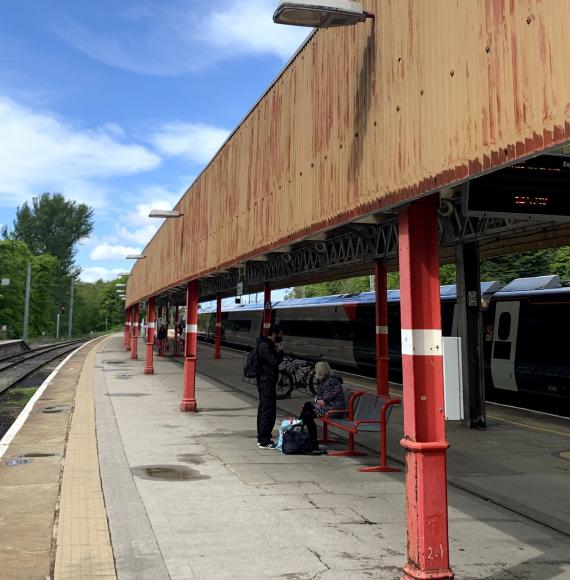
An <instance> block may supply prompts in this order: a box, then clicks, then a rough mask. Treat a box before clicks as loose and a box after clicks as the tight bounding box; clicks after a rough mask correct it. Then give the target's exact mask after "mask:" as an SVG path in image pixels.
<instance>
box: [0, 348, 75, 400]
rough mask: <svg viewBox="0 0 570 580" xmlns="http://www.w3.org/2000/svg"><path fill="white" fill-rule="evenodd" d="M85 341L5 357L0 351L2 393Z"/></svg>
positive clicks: (0, 388) (0, 387) (0, 391)
mask: <svg viewBox="0 0 570 580" xmlns="http://www.w3.org/2000/svg"><path fill="white" fill-rule="evenodd" d="M84 342H85V341H84V340H72V341H69V342H63V343H59V344H51V345H48V346H41V347H39V348H35V349H32V350H29V351H25V352H20V353H17V354H11V355H8V356H4V357H2V356H1V353H0V394H2V393H3V392H4V391H6V390H7V389H9V388H10V387H12V386H14V385H15V384H16V383H17V382H19V381H21V380H22V379H24V378H26V377H27V376H28V375H31V374H32V373H34V372H35V371H37V370H38V369H40V368H41V367H42V366H44V365H45V364H47V363H49V362H51V361H52V360H54V359H56V358H59V357H60V356H63V355H64V354H67V353H69V352H70V351H72V350H75V349H76V348H77V347H78V346H79V345H81V344H83V343H84Z"/></svg>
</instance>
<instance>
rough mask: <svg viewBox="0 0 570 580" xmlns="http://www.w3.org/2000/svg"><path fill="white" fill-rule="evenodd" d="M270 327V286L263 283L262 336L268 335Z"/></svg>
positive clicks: (267, 283)
mask: <svg viewBox="0 0 570 580" xmlns="http://www.w3.org/2000/svg"><path fill="white" fill-rule="evenodd" d="M270 326H271V284H270V283H269V282H265V284H264V285H263V329H262V335H263V336H267V335H268V334H269V327H270Z"/></svg>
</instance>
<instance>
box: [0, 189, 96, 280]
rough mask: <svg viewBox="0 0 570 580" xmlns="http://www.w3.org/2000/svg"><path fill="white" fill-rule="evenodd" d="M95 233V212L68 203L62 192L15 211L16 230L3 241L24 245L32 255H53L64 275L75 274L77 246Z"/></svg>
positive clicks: (80, 204)
mask: <svg viewBox="0 0 570 580" xmlns="http://www.w3.org/2000/svg"><path fill="white" fill-rule="evenodd" d="M92 231H93V209H92V208H90V207H89V206H88V205H86V204H83V203H77V202H75V201H71V200H67V199H65V197H64V196H63V195H61V193H54V194H51V193H44V194H42V195H40V196H39V197H34V198H33V199H32V203H31V205H30V204H29V203H28V202H26V203H24V205H22V206H21V207H18V209H17V210H16V219H15V220H14V228H13V230H12V231H11V232H10V231H8V228H7V227H4V228H3V230H2V235H3V237H4V239H13V240H20V241H22V242H24V243H25V244H26V245H27V246H28V248H29V250H30V251H31V252H32V254H34V255H36V256H38V255H40V254H51V255H52V256H55V257H56V258H57V259H58V261H59V266H60V268H61V272H62V274H64V275H67V276H69V275H71V274H73V273H74V272H73V268H74V258H75V254H76V253H77V250H76V245H77V242H79V240H81V239H82V238H85V237H87V236H89V234H90V233H91V232H92Z"/></svg>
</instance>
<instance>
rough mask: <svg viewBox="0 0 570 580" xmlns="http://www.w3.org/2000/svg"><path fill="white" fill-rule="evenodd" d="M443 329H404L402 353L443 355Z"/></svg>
mask: <svg viewBox="0 0 570 580" xmlns="http://www.w3.org/2000/svg"><path fill="white" fill-rule="evenodd" d="M441 345H442V339H441V330H435V329H421V330H420V329H415V330H408V329H402V354H403V355H405V354H407V355H412V356H414V355H415V356H442V355H443V349H442V348H441Z"/></svg>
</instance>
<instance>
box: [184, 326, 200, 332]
mask: <svg viewBox="0 0 570 580" xmlns="http://www.w3.org/2000/svg"><path fill="white" fill-rule="evenodd" d="M197 332H198V325H197V324H187V325H186V334H196V333H197Z"/></svg>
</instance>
